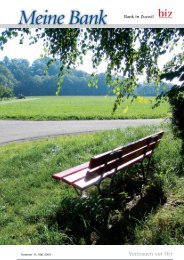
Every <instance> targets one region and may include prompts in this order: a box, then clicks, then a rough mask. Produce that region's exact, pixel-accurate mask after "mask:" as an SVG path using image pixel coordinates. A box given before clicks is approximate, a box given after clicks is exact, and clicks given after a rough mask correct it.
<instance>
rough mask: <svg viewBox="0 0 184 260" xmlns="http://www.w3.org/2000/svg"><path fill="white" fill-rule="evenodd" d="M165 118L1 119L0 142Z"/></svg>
mask: <svg viewBox="0 0 184 260" xmlns="http://www.w3.org/2000/svg"><path fill="white" fill-rule="evenodd" d="M161 122H163V119H135V120H80V121H74V120H72V121H21V120H20V121H19V120H18V121H17V120H0V144H5V143H9V142H14V141H25V140H31V139H39V138H43V137H51V136H57V135H67V134H78V133H86V132H94V131H100V130H107V129H117V128H126V127H129V126H131V127H133V126H142V125H151V124H153V125H155V124H160V123H161Z"/></svg>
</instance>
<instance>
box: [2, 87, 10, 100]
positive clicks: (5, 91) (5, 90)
mask: <svg viewBox="0 0 184 260" xmlns="http://www.w3.org/2000/svg"><path fill="white" fill-rule="evenodd" d="M10 97H13V91H12V89H11V88H8V87H4V86H2V85H0V99H3V98H10Z"/></svg>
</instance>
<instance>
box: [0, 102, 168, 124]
mask: <svg viewBox="0 0 184 260" xmlns="http://www.w3.org/2000/svg"><path fill="white" fill-rule="evenodd" d="M23 101H24V102H23ZM23 101H22V100H20V101H18V102H17V101H16V102H14V103H7V104H1V102H0V118H1V119H31V120H69V119H77V120H78V119H133V118H164V117H167V116H168V114H169V105H168V103H167V102H164V103H162V104H161V105H160V106H159V107H158V108H155V109H152V106H153V105H154V103H155V98H146V99H145V98H138V99H137V100H135V101H134V102H133V103H131V101H130V100H127V101H126V102H124V103H123V104H122V105H121V106H120V107H119V108H118V109H117V111H116V112H115V113H114V114H113V115H112V109H113V105H114V101H115V98H114V97H40V98H39V99H35V100H29V101H26V100H23Z"/></svg>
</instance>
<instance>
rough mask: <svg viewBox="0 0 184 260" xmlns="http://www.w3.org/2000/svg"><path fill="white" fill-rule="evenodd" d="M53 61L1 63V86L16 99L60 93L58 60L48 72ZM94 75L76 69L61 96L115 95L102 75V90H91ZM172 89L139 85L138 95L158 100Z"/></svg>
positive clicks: (99, 86) (65, 79) (68, 75)
mask: <svg viewBox="0 0 184 260" xmlns="http://www.w3.org/2000/svg"><path fill="white" fill-rule="evenodd" d="M48 61H49V58H41V59H37V60H35V61H34V62H33V63H32V64H31V65H30V63H29V62H28V60H26V59H9V58H8V57H5V58H4V60H3V61H1V62H0V85H1V86H3V87H6V88H10V89H11V90H12V91H13V93H14V95H20V94H22V95H25V96H48V95H55V94H56V91H57V81H58V73H59V69H60V65H61V64H60V61H59V60H56V61H55V62H54V63H52V64H51V66H50V67H49V69H48V71H47V72H46V68H47V63H48ZM89 80H90V74H88V73H86V72H84V71H78V70H74V69H72V70H71V71H70V72H69V73H68V74H67V75H66V76H64V80H63V82H62V87H61V91H60V93H59V95H65V96H72V95H77V96H102V95H113V92H112V88H111V87H108V86H107V84H106V80H105V74H104V73H101V74H98V88H95V87H89V86H88V83H89ZM169 87H170V86H169V85H165V84H162V85H161V86H160V87H159V88H158V89H156V88H155V86H154V84H153V83H152V84H144V83H142V84H139V86H138V87H137V88H136V90H135V93H136V94H137V95H140V96H156V95H158V94H159V93H160V92H162V91H166V90H167V89H168V88H169Z"/></svg>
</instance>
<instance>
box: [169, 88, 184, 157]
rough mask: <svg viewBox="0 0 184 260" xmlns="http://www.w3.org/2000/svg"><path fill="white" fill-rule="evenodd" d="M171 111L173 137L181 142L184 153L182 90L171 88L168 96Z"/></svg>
mask: <svg viewBox="0 0 184 260" xmlns="http://www.w3.org/2000/svg"><path fill="white" fill-rule="evenodd" d="M168 97H169V103H170V104H171V109H172V125H173V133H174V135H175V136H177V137H179V138H181V140H183V148H182V152H183V153H184V109H183V108H184V89H180V90H178V88H177V87H175V88H173V89H172V91H170V92H169V94H168Z"/></svg>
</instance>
